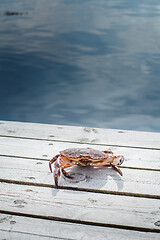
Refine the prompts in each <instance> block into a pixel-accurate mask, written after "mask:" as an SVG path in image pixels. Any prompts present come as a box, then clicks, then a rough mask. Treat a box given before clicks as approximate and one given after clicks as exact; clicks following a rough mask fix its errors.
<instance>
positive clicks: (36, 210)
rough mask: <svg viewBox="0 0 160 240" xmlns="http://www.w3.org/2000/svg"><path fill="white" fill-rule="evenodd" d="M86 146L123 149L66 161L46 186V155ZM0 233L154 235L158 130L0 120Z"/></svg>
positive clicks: (157, 229)
mask: <svg viewBox="0 0 160 240" xmlns="http://www.w3.org/2000/svg"><path fill="white" fill-rule="evenodd" d="M70 147H91V148H95V149H99V150H111V151H113V152H114V154H115V155H124V157H125V162H124V163H123V165H121V170H122V172H123V177H121V176H120V175H119V174H118V173H117V172H116V171H114V170H113V169H111V168H109V167H103V168H92V167H78V166H74V167H72V168H71V169H70V173H71V174H73V175H74V179H73V180H72V179H68V178H65V177H63V176H62V175H61V177H60V180H59V189H56V188H55V186H54V180H53V174H52V173H51V172H50V171H49V166H48V163H49V160H50V159H51V158H52V157H53V156H54V155H56V154H58V153H59V151H60V150H63V149H66V148H70ZM0 182H1V183H0V239H7V240H8V239H34V240H36V239H63V240H64V239H78V240H80V239H88V240H89V239H95V240H97V239H101V240H102V239H123V240H124V239H134V240H135V239H141V240H142V239H160V133H146V132H136V131H121V130H111V129H98V128H85V127H71V126H58V125H48V124H34V123H19V122H4V121H1V122H0Z"/></svg>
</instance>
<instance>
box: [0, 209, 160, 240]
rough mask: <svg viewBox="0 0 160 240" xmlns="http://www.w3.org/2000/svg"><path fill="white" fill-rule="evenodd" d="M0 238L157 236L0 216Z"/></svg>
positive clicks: (150, 237) (131, 237)
mask: <svg viewBox="0 0 160 240" xmlns="http://www.w3.org/2000/svg"><path fill="white" fill-rule="evenodd" d="M0 236H1V239H26V240H28V239H31V240H32V239H33V240H38V239H39V240H41V239H48V240H49V239H63V240H64V239H67V240H68V239H76V240H81V239H83V240H90V239H101V240H103V239H104V240H106V239H108V240H112V239H116V240H120V239H124V240H125V239H131V240H135V239H137V240H142V239H146V238H148V239H158V237H159V234H158V233H151V232H147V233H146V232H139V231H132V230H125V229H116V228H109V227H100V226H91V225H85V224H73V223H68V222H60V221H58V222H56V221H51V220H44V219H37V218H29V217H22V216H14V215H8V214H1V215H0Z"/></svg>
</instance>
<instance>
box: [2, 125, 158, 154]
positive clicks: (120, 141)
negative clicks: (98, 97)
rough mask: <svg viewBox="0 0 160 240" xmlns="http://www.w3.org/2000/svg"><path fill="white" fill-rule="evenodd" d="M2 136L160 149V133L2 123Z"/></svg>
mask: <svg viewBox="0 0 160 240" xmlns="http://www.w3.org/2000/svg"><path fill="white" fill-rule="evenodd" d="M0 135H2V136H14V137H22V138H36V139H45V140H59V141H71V142H78V143H90V144H105V145H113V146H130V147H141V148H150V149H154V148H155V149H160V133H152V132H140V131H126V130H118V129H103V128H89V127H74V126H63V125H62V126H60V125H51V124H37V123H21V122H7V121H1V122H0Z"/></svg>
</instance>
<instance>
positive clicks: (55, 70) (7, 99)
mask: <svg viewBox="0 0 160 240" xmlns="http://www.w3.org/2000/svg"><path fill="white" fill-rule="evenodd" d="M0 119H1V120H12V121H23V122H36V123H51V124H62V125H63V124H65V125H77V126H90V127H101V128H113V129H130V130H143V131H156V132H160V2H159V0H134V1H133V0H114V1H113V0H99V1H97V0H55V1H54V0H38V1H37V0H28V1H24V0H14V1H12V0H0Z"/></svg>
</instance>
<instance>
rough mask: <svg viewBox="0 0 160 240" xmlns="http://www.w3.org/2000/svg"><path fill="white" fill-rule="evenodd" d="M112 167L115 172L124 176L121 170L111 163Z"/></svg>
mask: <svg viewBox="0 0 160 240" xmlns="http://www.w3.org/2000/svg"><path fill="white" fill-rule="evenodd" d="M111 167H112V168H113V169H114V170H116V171H117V172H118V173H119V174H120V175H121V176H122V175H123V173H122V171H121V169H119V168H118V167H116V166H115V165H113V164H112V163H111Z"/></svg>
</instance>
